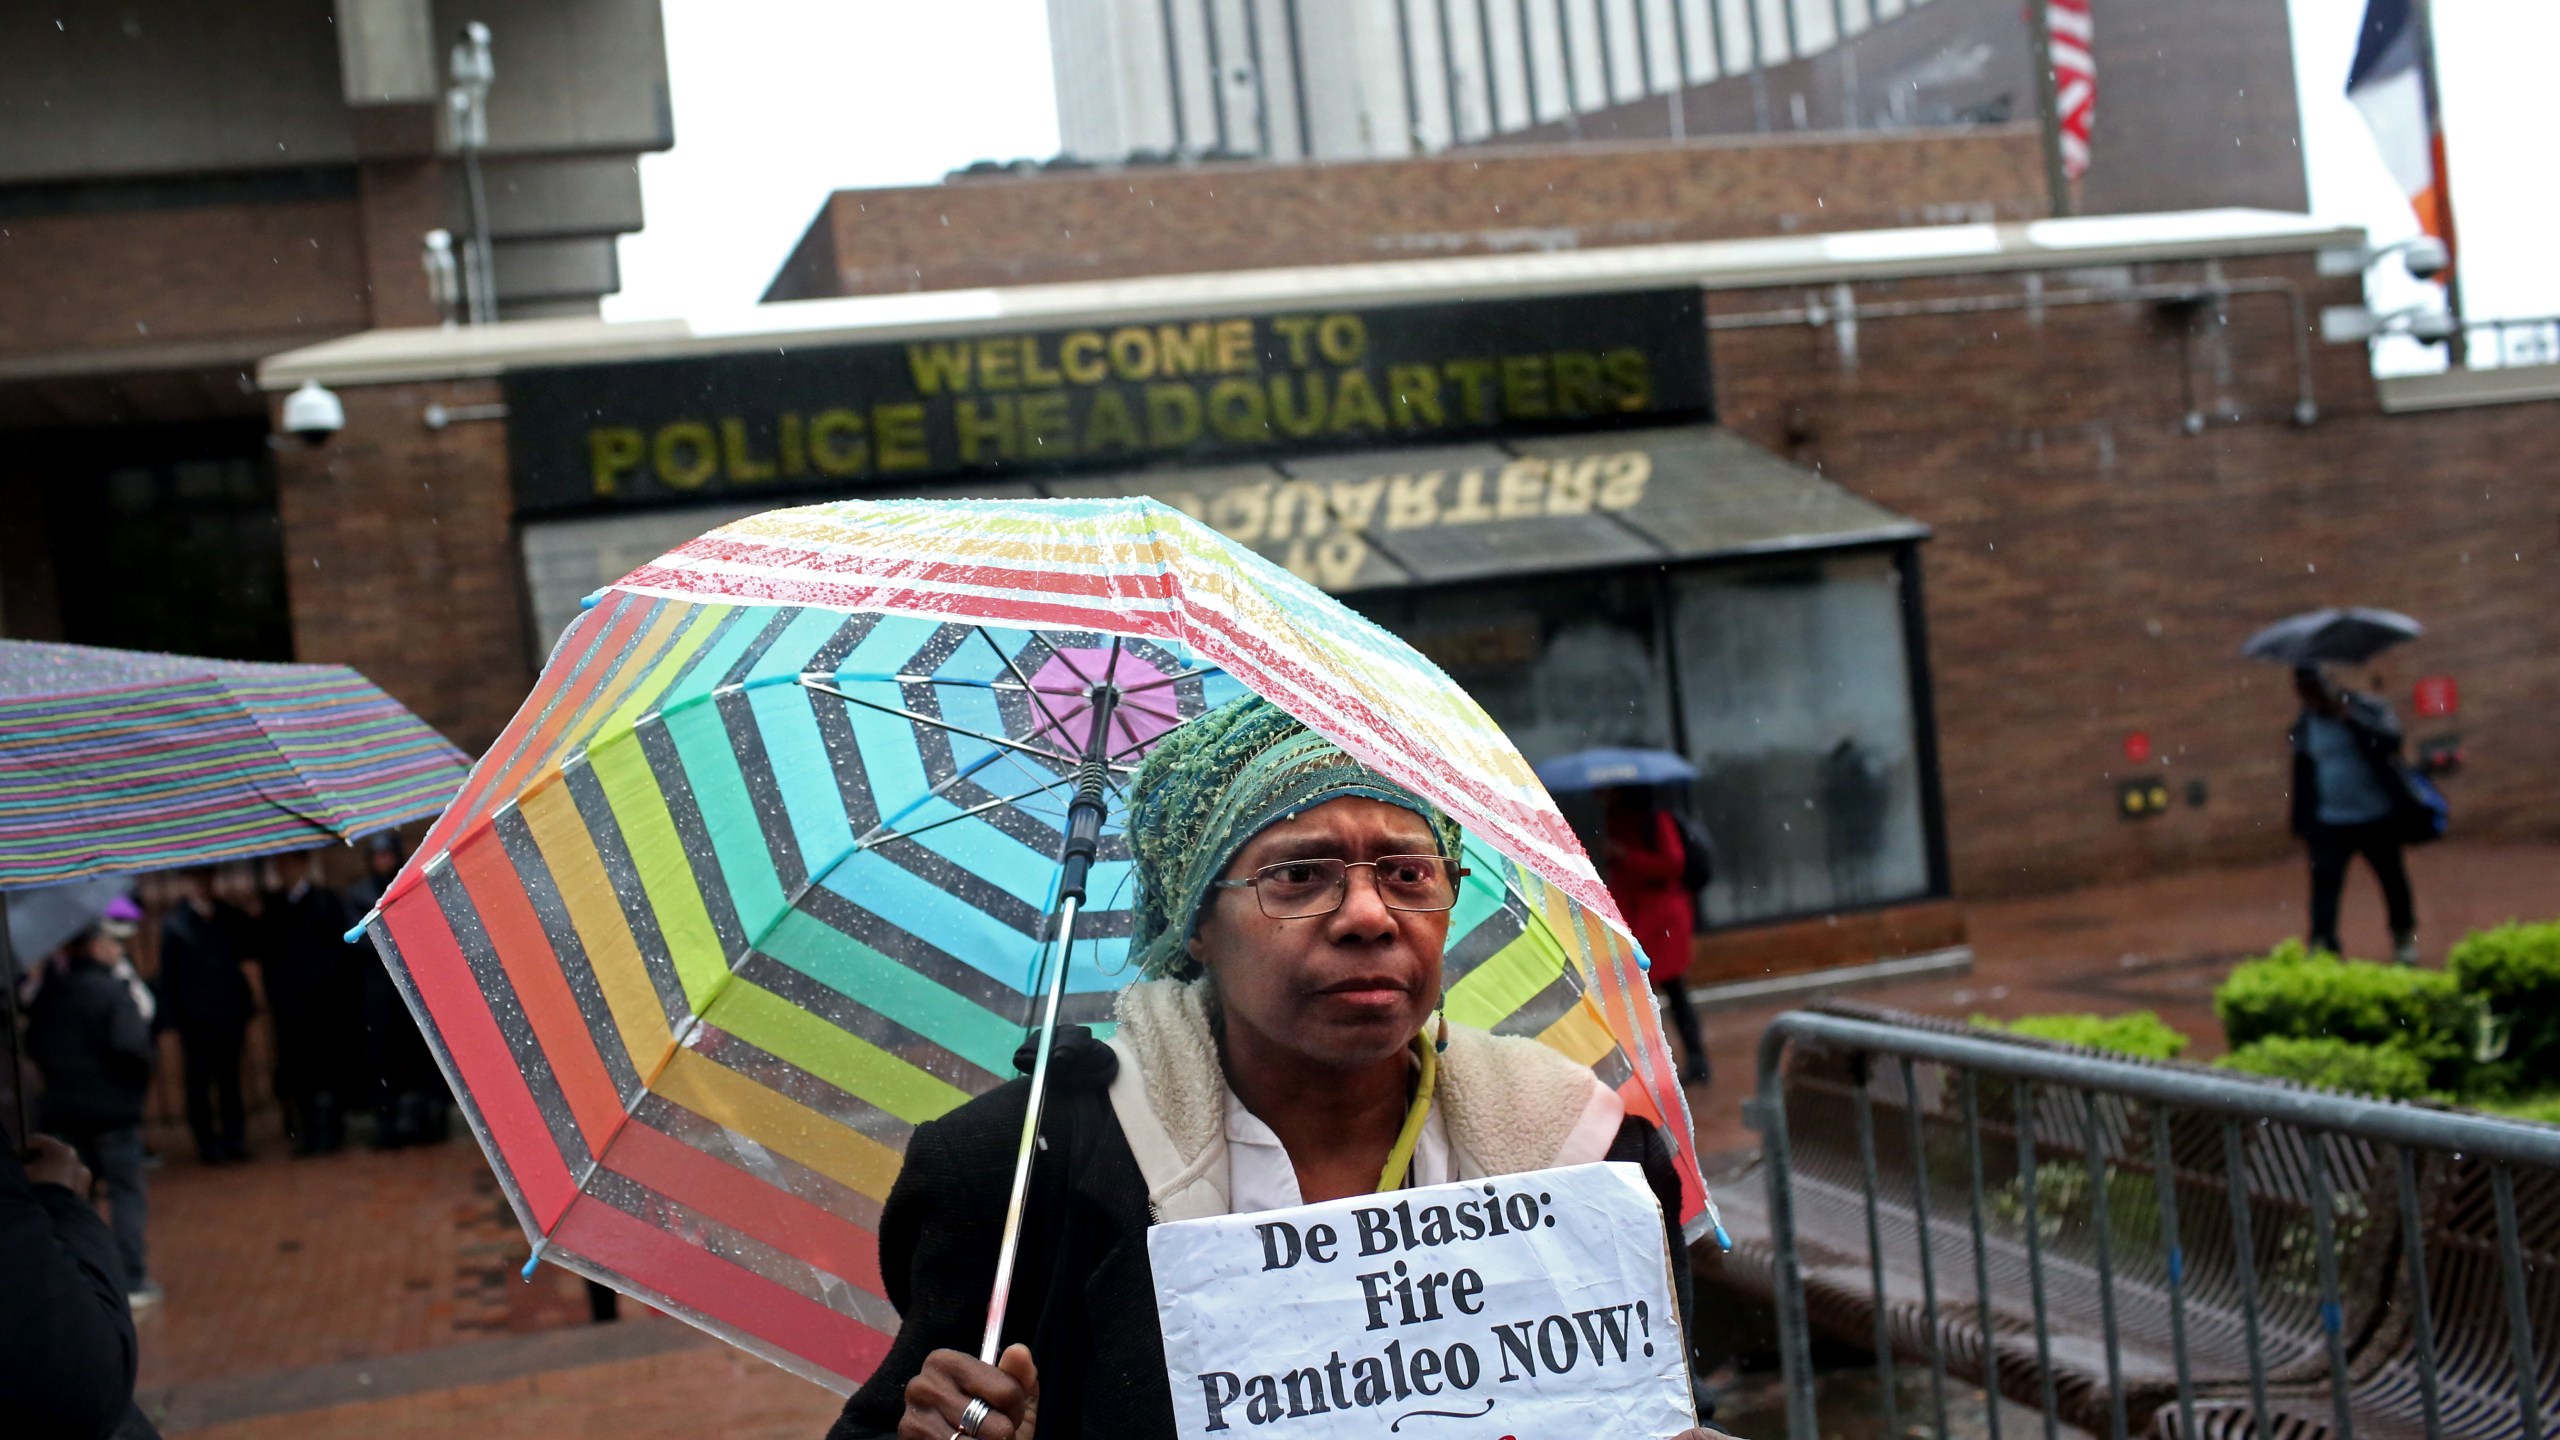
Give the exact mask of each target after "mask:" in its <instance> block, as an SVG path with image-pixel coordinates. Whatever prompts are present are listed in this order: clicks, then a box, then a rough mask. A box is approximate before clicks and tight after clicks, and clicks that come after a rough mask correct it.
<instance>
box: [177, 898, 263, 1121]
mask: <svg viewBox="0 0 2560 1440" xmlns="http://www.w3.org/2000/svg"><path fill="white" fill-rule="evenodd" d="M247 923H248V921H247V918H246V917H245V916H242V915H241V914H240V913H239V912H238V911H237V910H234V909H232V908H231V907H230V906H228V905H225V904H223V903H221V902H220V901H217V900H216V899H214V897H213V872H211V871H210V870H190V871H188V872H186V873H185V874H183V875H181V876H180V877H179V879H178V903H177V904H175V905H172V906H170V907H169V910H168V913H167V914H165V915H163V916H162V917H161V919H160V1006H161V1013H160V1018H161V1023H162V1024H164V1025H165V1026H167V1027H168V1028H169V1029H172V1030H175V1031H177V1032H178V1049H179V1053H180V1055H181V1057H182V1058H183V1061H184V1064H185V1072H186V1083H187V1128H188V1129H189V1130H190V1131H192V1132H193V1133H194V1135H195V1141H196V1156H197V1158H199V1159H201V1160H203V1161H204V1162H205V1163H206V1164H208V1165H219V1164H223V1163H224V1162H226V1161H232V1160H242V1159H246V1158H247V1157H248V1154H249V1148H248V1138H247V1130H248V1123H247V1117H246V1114H245V1112H244V1110H243V1108H242V1105H241V1099H240V1059H241V1048H242V1046H243V1044H244V1042H245V1041H246V1039H247V1036H248V1033H249V1016H250V1015H251V1014H252V1013H253V1012H254V1011H255V1010H256V1008H257V1007H256V1002H255V1000H254V998H253V996H252V995H251V993H250V990H249V977H248V975H247V974H246V973H245V972H244V971H242V969H241V968H240V949H239V937H240V932H241V931H242V929H243V928H244V927H245V926H246V925H247Z"/></svg>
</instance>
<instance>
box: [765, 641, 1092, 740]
mask: <svg viewBox="0 0 2560 1440" xmlns="http://www.w3.org/2000/svg"><path fill="white" fill-rule="evenodd" d="M1035 633H1037V632H1035ZM799 679H800V683H801V684H802V685H804V686H806V687H807V688H809V689H811V690H815V691H817V692H818V693H819V694H821V695H833V696H834V697H836V698H837V699H839V700H842V701H844V702H846V703H847V704H852V705H859V706H861V707H862V708H864V709H866V710H877V711H879V712H880V713H882V714H884V715H895V716H897V717H898V718H899V719H901V720H906V721H910V722H912V723H914V724H918V725H930V726H932V727H934V728H935V729H937V730H948V731H950V732H951V733H952V734H954V735H966V736H968V737H969V738H970V739H972V740H982V741H985V742H986V743H987V744H989V745H999V746H1002V747H1003V748H1005V749H1007V750H1019V751H1021V752H1022V753H1023V754H1025V755H1037V756H1039V757H1040V758H1041V759H1043V760H1047V761H1049V762H1051V763H1052V764H1057V765H1064V766H1066V767H1068V768H1069V769H1073V768H1074V767H1075V766H1076V765H1077V764H1078V763H1080V762H1078V761H1077V760H1076V758H1075V757H1074V756H1072V755H1062V754H1060V753H1058V752H1057V751H1055V750H1048V749H1043V748H1042V747H1040V746H1038V745H1025V744H1023V743H1022V742H1021V741H1019V740H1008V739H1006V738H1005V737H1003V736H1001V735H990V734H988V733H987V732H985V731H983V730H973V729H970V728H969V727H968V726H966V725H954V724H952V723H951V722H950V721H948V720H939V719H936V718H934V717H933V716H931V715H926V714H923V713H922V712H920V711H915V710H909V709H906V708H905V707H903V706H899V705H883V704H881V703H880V702H879V701H877V700H865V699H863V698H862V697H861V696H859V695H847V694H846V693H844V692H843V691H841V690H839V689H837V688H836V687H834V686H833V685H829V684H826V683H825V682H823V681H820V680H815V679H812V678H811V677H809V676H807V675H803V676H801V677H799ZM1112 768H1113V769H1115V770H1119V771H1121V772H1122V773H1124V774H1125V773H1128V772H1129V771H1132V770H1134V769H1136V767H1135V766H1131V765H1115V766H1113V767H1112Z"/></svg>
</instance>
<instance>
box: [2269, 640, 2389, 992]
mask: <svg viewBox="0 0 2560 1440" xmlns="http://www.w3.org/2000/svg"><path fill="white" fill-rule="evenodd" d="M2293 684H2294V691H2295V693H2296V694H2297V695H2299V696H2300V697H2301V699H2302V714H2301V717H2300V718H2299V719H2297V720H2295V721H2294V724H2293V730H2292V733H2291V735H2290V737H2289V738H2290V740H2291V742H2292V746H2293V833H2294V834H2296V835H2299V836H2301V837H2302V842H2303V844H2304V845H2306V846H2308V847H2309V848H2310V851H2311V942H2310V943H2311V948H2312V949H2313V950H2315V951H2317V950H2326V951H2329V952H2330V953H2332V954H2337V953H2340V947H2339V945H2338V896H2339V892H2341V891H2342V890H2344V889H2345V887H2346V880H2347V866H2348V864H2349V862H2351V861H2353V860H2354V859H2355V857H2357V856H2358V855H2362V856H2363V857H2364V859H2365V863H2366V864H2367V865H2370V866H2372V867H2373V878H2374V879H2375V880H2376V881H2378V882H2380V884H2381V886H2382V904H2383V908H2384V910H2385V911H2386V912H2387V913H2388V915H2389V917H2390V921H2391V946H2392V955H2393V958H2395V959H2397V960H2398V961H2399V962H2400V963H2401V964H2403V965H2415V964H2416V963H2418V911H2417V904H2416V902H2415V901H2414V900H2413V899H2412V898H2411V897H2410V893H2409V869H2408V866H2407V865H2406V864H2405V863H2403V861H2402V859H2401V853H2400V851H2401V839H2402V830H2401V827H2400V825H2399V823H2398V816H2399V811H2400V798H2399V792H2400V788H2401V781H2400V773H2399V756H2400V722H2399V721H2398V720H2397V719H2396V718H2394V717H2393V715H2392V713H2391V707H2390V706H2389V705H2387V704H2385V703H2383V701H2382V698H2381V697H2380V696H2378V695H2365V694H2359V693H2358V692H2356V691H2353V690H2348V689H2344V688H2342V687H2340V686H2337V685H2334V684H2332V683H2330V680H2329V678H2328V677H2327V676H2325V675H2323V674H2321V673H2320V670H2319V667H2317V666H2314V665H2304V666H2301V667H2299V668H2297V669H2296V670H2295V671H2294V672H2293Z"/></svg>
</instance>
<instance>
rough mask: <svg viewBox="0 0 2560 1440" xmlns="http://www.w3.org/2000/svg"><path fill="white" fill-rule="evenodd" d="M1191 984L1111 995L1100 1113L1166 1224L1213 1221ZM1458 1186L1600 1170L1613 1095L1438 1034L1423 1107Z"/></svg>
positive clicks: (1209, 1131)
mask: <svg viewBox="0 0 2560 1440" xmlns="http://www.w3.org/2000/svg"><path fill="white" fill-rule="evenodd" d="M1205 998H1206V990H1205V988H1204V986H1203V985H1202V984H1200V983H1197V982H1193V983H1185V982H1183V981H1178V980H1147V981H1141V982H1140V983H1138V984H1136V985H1132V986H1130V987H1129V988H1128V989H1126V990H1123V991H1121V992H1120V997H1119V1004H1118V1014H1117V1017H1116V1018H1117V1019H1118V1021H1119V1027H1120V1028H1119V1033H1117V1034H1115V1035H1114V1036H1112V1038H1111V1041H1110V1044H1111V1048H1112V1050H1113V1051H1114V1052H1116V1053H1117V1054H1118V1055H1119V1057H1120V1073H1119V1074H1118V1076H1116V1077H1115V1078H1114V1079H1113V1080H1112V1082H1111V1109H1112V1112H1113V1113H1114V1114H1115V1115H1117V1116H1118V1117H1119V1120H1120V1129H1121V1132H1122V1133H1123V1134H1124V1135H1126V1136H1127V1137H1128V1141H1129V1149H1130V1151H1131V1152H1132V1153H1133V1154H1135V1155H1136V1156H1137V1158H1138V1169H1139V1171H1140V1173H1141V1174H1143V1175H1144V1176H1145V1177H1146V1182H1147V1199H1148V1201H1149V1203H1151V1204H1153V1205H1154V1206H1155V1209H1156V1213H1157V1215H1158V1216H1159V1217H1161V1218H1163V1219H1166V1220H1197V1219H1202V1218H1205V1217H1208V1216H1212V1215H1224V1214H1226V1213H1227V1211H1228V1205H1227V1126H1226V1114H1227V1083H1226V1077H1225V1075H1224V1073H1223V1072H1221V1071H1220V1070H1219V1068H1218V1050H1217V1044H1216V1042H1215V1040H1214V1039H1213V1038H1212V1037H1211V1035H1210V1033H1209V1014H1208V1009H1207V1006H1206V1003H1205ZM1433 1103H1434V1104H1435V1105H1436V1106H1437V1107H1438V1109H1439V1111H1440V1114H1441V1117H1442V1123H1444V1124H1445V1125H1446V1126H1447V1127H1448V1131H1449V1150H1450V1158H1451V1159H1452V1160H1453V1161H1454V1162H1455V1164H1456V1166H1457V1172H1458V1176H1459V1178H1460V1179H1469V1180H1471V1179H1477V1178H1480V1177H1482V1176H1486V1175H1511V1174H1516V1173H1518V1172H1520V1171H1523V1170H1542V1169H1546V1168H1547V1167H1549V1166H1554V1165H1580V1164H1586V1163H1588V1162H1591V1161H1595V1160H1600V1159H1603V1158H1605V1157H1606V1156H1607V1155H1608V1152H1609V1146H1610V1144H1611V1143H1612V1142H1613V1141H1615V1140H1616V1139H1617V1135H1618V1126H1619V1125H1620V1123H1621V1122H1623V1121H1624V1120H1625V1118H1626V1106H1625V1103H1624V1102H1623V1101H1621V1100H1620V1099H1619V1098H1618V1095H1617V1092H1615V1091H1613V1090H1611V1089H1609V1088H1608V1087H1607V1086H1604V1085H1602V1084H1601V1083H1600V1081H1599V1078H1598V1077H1597V1076H1595V1075H1593V1074H1592V1073H1591V1072H1590V1070H1588V1069H1587V1068H1585V1067H1583V1066H1580V1065H1576V1064H1575V1063H1573V1061H1571V1060H1569V1059H1567V1058H1565V1057H1564V1056H1562V1055H1559V1054H1557V1053H1556V1052H1555V1051H1553V1050H1550V1049H1548V1048H1547V1047H1546V1046H1544V1045H1541V1044H1539V1043H1538V1042H1537V1041H1535V1040H1529V1039H1523V1038H1521V1037H1518V1036H1510V1035H1493V1034H1488V1033H1486V1032H1485V1031H1482V1030H1474V1029H1469V1028H1468V1027H1466V1026H1463V1025H1452V1026H1450V1027H1449V1048H1448V1049H1447V1050H1445V1051H1443V1052H1441V1055H1440V1086H1439V1091H1438V1094H1437V1097H1436V1098H1435V1100H1434V1102H1433Z"/></svg>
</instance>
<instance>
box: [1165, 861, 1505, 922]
mask: <svg viewBox="0 0 2560 1440" xmlns="http://www.w3.org/2000/svg"><path fill="white" fill-rule="evenodd" d="M1363 865H1365V866H1367V867H1369V870H1370V876H1371V878H1372V879H1374V880H1375V881H1376V882H1377V886H1378V898H1379V899H1380V900H1381V901H1383V902H1385V904H1386V907H1387V908H1388V909H1390V910H1409V911H1419V912H1422V913H1425V914H1428V913H1430V912H1433V911H1437V910H1446V909H1449V908H1450V907H1452V906H1454V905H1456V904H1457V903H1458V881H1459V880H1460V879H1462V878H1464V877H1465V876H1466V874H1467V868H1466V867H1465V866H1463V865H1460V864H1459V863H1457V862H1456V861H1454V860H1450V859H1447V858H1445V857H1443V856H1439V855H1381V856H1379V857H1378V858H1377V859H1375V860H1283V861H1281V862H1280V863H1279V864H1277V865H1265V866H1263V867H1262V868H1261V869H1259V870H1256V871H1254V872H1253V878H1251V879H1249V880H1213V881H1211V882H1210V883H1209V888H1210V889H1212V890H1251V891H1252V892H1253V898H1254V903H1255V904H1258V905H1260V906H1261V907H1262V913H1263V914H1265V915H1268V916H1270V917H1271V918H1272V919H1274V920H1312V919H1314V918H1315V917H1316V916H1318V915H1330V914H1332V913H1333V912H1334V911H1336V910H1339V909H1341V908H1342V901H1343V897H1344V896H1346V895H1348V894H1350V893H1351V872H1352V871H1353V870H1354V869H1357V868H1359V867H1360V866H1363Z"/></svg>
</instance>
